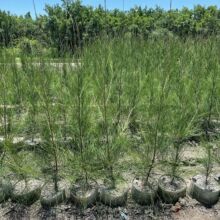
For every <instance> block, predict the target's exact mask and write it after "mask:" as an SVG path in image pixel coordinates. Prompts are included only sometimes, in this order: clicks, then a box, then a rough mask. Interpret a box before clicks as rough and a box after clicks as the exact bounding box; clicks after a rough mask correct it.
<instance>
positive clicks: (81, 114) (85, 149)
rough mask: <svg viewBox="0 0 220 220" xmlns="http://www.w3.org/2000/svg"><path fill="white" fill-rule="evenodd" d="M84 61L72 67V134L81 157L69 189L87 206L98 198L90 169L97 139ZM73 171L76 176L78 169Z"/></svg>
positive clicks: (70, 95) (80, 202)
mask: <svg viewBox="0 0 220 220" xmlns="http://www.w3.org/2000/svg"><path fill="white" fill-rule="evenodd" d="M82 62H83V63H82V64H81V66H79V65H77V66H76V68H75V69H72V70H71V74H72V78H71V80H70V86H69V98H70V100H71V101H70V102H69V103H71V105H70V107H71V112H72V114H71V118H72V120H71V122H72V129H71V133H72V135H71V136H72V138H73V140H74V142H75V145H76V146H75V147H76V150H77V154H78V156H79V157H78V158H79V164H78V166H79V173H78V178H77V180H76V181H75V182H74V184H73V185H72V186H71V188H70V199H71V200H72V202H74V203H75V204H76V205H77V206H80V207H83V208H87V207H89V206H91V205H93V204H95V202H96V201H97V197H98V188H97V184H96V182H95V181H94V180H93V178H91V175H90V172H89V171H90V170H91V168H90V167H92V160H93V159H94V158H93V157H92V155H93V153H92V151H93V149H92V148H93V144H92V142H93V139H94V138H93V135H92V134H93V131H92V123H91V121H92V120H91V119H92V117H93V115H92V113H93V112H92V111H93V109H92V108H91V106H92V99H93V97H92V94H91V93H90V91H91V81H92V79H91V75H90V72H89V70H88V65H87V63H86V60H85V61H84V60H83V61H82ZM75 171H76V170H74V172H75ZM74 174H75V175H76V172H75V173H74ZM74 174H73V175H74Z"/></svg>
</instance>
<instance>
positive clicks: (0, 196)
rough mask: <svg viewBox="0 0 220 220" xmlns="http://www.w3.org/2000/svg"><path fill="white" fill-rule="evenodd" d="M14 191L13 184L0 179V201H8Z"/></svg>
mask: <svg viewBox="0 0 220 220" xmlns="http://www.w3.org/2000/svg"><path fill="white" fill-rule="evenodd" d="M12 191H13V186H12V184H11V183H10V182H8V181H6V180H0V203H2V202H5V201H7V200H8V199H9V198H10V197H11V195H12Z"/></svg>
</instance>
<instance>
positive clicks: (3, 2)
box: [0, 0, 220, 16]
mask: <svg viewBox="0 0 220 220" xmlns="http://www.w3.org/2000/svg"><path fill="white" fill-rule="evenodd" d="M33 1H35V5H36V10H37V14H44V13H45V11H44V8H45V4H49V5H55V4H61V0H0V10H5V11H10V12H11V14H17V15H24V14H26V13H27V12H29V11H30V12H31V14H32V15H33V16H34V7H33ZM106 2H107V8H108V9H114V8H118V9H121V10H122V9H123V0H106ZM169 2H170V0H124V9H125V10H129V9H130V8H132V7H134V6H141V7H145V6H147V7H150V8H154V7H155V6H160V7H161V8H164V9H169ZM82 3H83V4H84V5H90V6H93V7H97V6H98V5H104V0H82ZM197 4H200V5H203V6H209V5H217V6H218V8H220V0H173V4H172V5H173V6H172V8H178V9H181V8H182V7H184V6H186V7H188V8H193V6H194V5H197Z"/></svg>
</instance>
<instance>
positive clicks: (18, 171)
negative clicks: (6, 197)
mask: <svg viewBox="0 0 220 220" xmlns="http://www.w3.org/2000/svg"><path fill="white" fill-rule="evenodd" d="M8 154H9V161H8V167H9V169H10V170H11V172H12V173H13V175H14V176H15V179H14V189H13V192H12V195H11V198H12V201H14V202H17V203H20V204H23V205H28V206H29V205H32V204H33V203H34V202H36V201H37V200H39V198H40V195H41V189H42V186H43V183H42V181H40V180H39V179H38V176H39V171H38V169H37V167H38V164H37V163H36V160H35V159H34V158H33V154H31V153H28V152H24V151H21V152H19V153H17V152H16V150H15V149H14V147H13V145H12V146H11V147H10V148H8Z"/></svg>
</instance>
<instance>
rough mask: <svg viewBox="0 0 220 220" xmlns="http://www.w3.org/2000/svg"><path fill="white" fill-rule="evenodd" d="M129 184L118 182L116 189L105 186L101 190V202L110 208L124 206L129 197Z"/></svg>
mask: <svg viewBox="0 0 220 220" xmlns="http://www.w3.org/2000/svg"><path fill="white" fill-rule="evenodd" d="M128 191H129V188H128V184H127V183H126V182H124V181H120V182H119V181H117V182H116V184H115V187H114V188H113V187H110V186H103V187H101V188H100V191H99V196H100V201H101V202H102V203H103V204H105V205H108V206H110V207H119V206H124V205H125V204H126V202H127V197H128Z"/></svg>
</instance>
